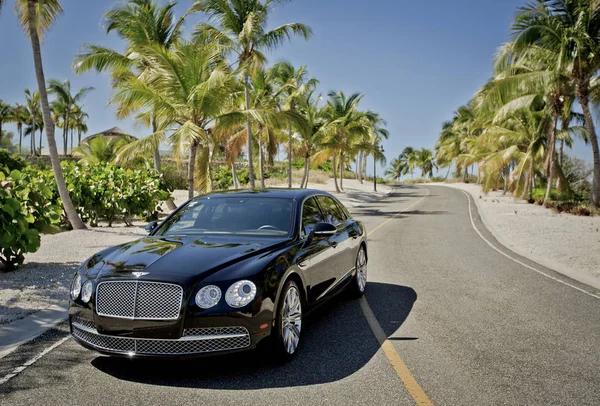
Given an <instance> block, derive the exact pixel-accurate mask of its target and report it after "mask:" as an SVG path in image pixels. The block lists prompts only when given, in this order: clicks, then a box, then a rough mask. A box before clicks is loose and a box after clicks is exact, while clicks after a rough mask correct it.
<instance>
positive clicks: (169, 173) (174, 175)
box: [162, 162, 188, 191]
mask: <svg viewBox="0 0 600 406" xmlns="http://www.w3.org/2000/svg"><path fill="white" fill-rule="evenodd" d="M162 174H163V178H162V180H163V184H164V189H165V190H169V191H173V190H176V189H180V190H181V189H187V188H188V179H187V174H186V173H185V170H183V169H180V168H178V167H177V164H175V163H172V162H168V163H164V162H163V164H162Z"/></svg>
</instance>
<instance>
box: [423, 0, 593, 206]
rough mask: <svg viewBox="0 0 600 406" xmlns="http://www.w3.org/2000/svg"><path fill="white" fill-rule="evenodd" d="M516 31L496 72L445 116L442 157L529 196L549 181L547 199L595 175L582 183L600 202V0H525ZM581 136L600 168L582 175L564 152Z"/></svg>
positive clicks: (464, 171)
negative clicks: (599, 121)
mask: <svg viewBox="0 0 600 406" xmlns="http://www.w3.org/2000/svg"><path fill="white" fill-rule="evenodd" d="M511 32H512V35H511V41H510V42H508V43H506V44H504V45H502V46H501V47H500V48H499V49H498V52H497V54H496V56H495V59H494V74H493V77H492V78H491V79H490V80H489V81H488V82H487V83H486V84H484V85H483V86H482V87H481V89H480V90H479V91H478V92H477V94H476V95H475V96H474V97H473V99H472V100H470V101H469V102H468V103H467V104H466V105H464V106H461V107H459V108H458V109H457V110H456V112H455V113H454V118H453V119H452V121H450V122H447V123H445V124H444V125H443V128H442V132H441V134H440V137H439V140H438V142H437V144H436V154H435V157H436V164H437V166H438V167H439V168H444V167H449V166H453V167H454V168H455V169H456V175H457V176H458V177H461V178H464V179H465V180H466V179H468V176H469V173H468V171H469V168H473V169H474V168H476V169H477V180H478V182H480V183H481V184H482V186H483V189H484V191H488V190H491V189H502V188H504V190H505V191H506V190H509V191H511V192H513V193H515V195H516V196H517V197H521V198H528V197H529V199H531V197H532V195H533V191H534V189H535V188H536V185H540V186H542V187H543V188H544V189H545V193H544V194H543V204H544V205H548V204H549V202H550V199H551V198H552V196H553V194H554V193H555V192H558V194H561V195H563V196H567V197H569V196H572V195H573V193H574V190H573V189H574V188H577V187H578V186H580V184H581V183H582V182H586V183H587V184H588V185H589V182H588V179H589V178H591V179H592V181H591V185H589V188H584V190H583V193H585V194H586V196H587V197H586V199H588V200H589V201H590V202H591V203H592V204H593V205H595V206H596V207H598V206H600V151H599V149H598V137H597V133H596V128H595V124H594V119H593V113H592V111H594V109H596V110H597V108H598V107H600V86H599V84H600V82H598V71H599V70H600V2H598V1H594V0H560V1H559V0H536V1H530V2H528V3H527V4H526V5H525V6H523V7H521V8H519V10H518V12H517V14H516V16H515V20H514V22H513V24H512V27H511ZM575 139H581V140H583V141H585V142H586V143H588V144H589V145H590V146H591V148H592V152H593V168H591V169H590V170H589V171H585V170H583V171H580V172H581V173H580V174H579V179H577V180H574V179H573V176H572V175H573V174H572V172H573V160H572V159H568V157H567V156H566V154H565V148H568V147H570V146H571V145H572V144H573V142H574V140H575ZM472 173H475V171H474V170H473V171H472ZM590 175H591V176H590ZM580 189H581V188H580Z"/></svg>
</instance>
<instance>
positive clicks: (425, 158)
mask: <svg viewBox="0 0 600 406" xmlns="http://www.w3.org/2000/svg"><path fill="white" fill-rule="evenodd" d="M417 159H418V164H417V165H418V166H419V167H420V168H421V176H428V177H429V178H431V177H433V169H434V168H435V167H436V166H435V159H434V157H433V153H432V152H431V150H430V149H427V148H421V150H419V151H417Z"/></svg>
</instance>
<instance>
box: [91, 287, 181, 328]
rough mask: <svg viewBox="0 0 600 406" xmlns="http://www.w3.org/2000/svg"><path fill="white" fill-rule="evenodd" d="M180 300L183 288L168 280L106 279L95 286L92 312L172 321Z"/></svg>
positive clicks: (179, 306) (177, 312) (120, 316)
mask: <svg viewBox="0 0 600 406" xmlns="http://www.w3.org/2000/svg"><path fill="white" fill-rule="evenodd" d="M182 300H183V288H182V287H181V286H179V285H175V284H172V283H162V282H147V281H110V282H100V283H99V284H98V287H97V288H96V312H97V313H98V315H100V316H107V317H118V318H124V319H132V320H134V319H140V320H175V319H177V318H178V317H179V312H180V310H181V304H182Z"/></svg>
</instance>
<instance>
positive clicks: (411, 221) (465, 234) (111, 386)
mask: <svg viewBox="0 0 600 406" xmlns="http://www.w3.org/2000/svg"><path fill="white" fill-rule="evenodd" d="M472 210H473V211H475V210H476V209H475V207H474V205H473V207H472ZM353 212H354V214H355V215H356V217H357V218H359V219H361V220H363V221H364V222H365V224H366V225H367V228H368V230H372V231H373V232H372V233H371V235H370V238H369V241H370V245H369V285H368V287H367V294H366V298H367V300H368V303H369V305H370V308H371V309H372V312H373V314H374V315H375V317H376V319H377V322H378V324H379V325H380V326H381V328H382V329H383V331H384V332H385V335H386V336H387V340H389V341H387V343H391V345H392V346H393V349H395V350H396V351H395V354H396V356H398V355H399V358H401V361H402V364H403V365H405V367H406V370H405V373H404V374H400V375H399V374H397V369H394V368H393V367H392V363H391V362H390V360H391V361H392V362H395V365H397V364H398V361H397V359H395V358H394V357H393V356H392V357H390V351H385V352H384V351H382V348H381V346H380V343H379V342H378V340H377V339H376V337H375V335H374V333H373V330H372V329H371V327H370V325H369V323H368V322H367V319H366V318H365V313H364V312H363V310H362V309H361V306H360V305H359V302H358V301H353V300H349V299H347V298H343V297H342V298H339V299H337V300H335V301H334V302H333V303H331V304H329V305H327V306H324V307H323V308H321V309H320V310H318V311H317V312H316V313H315V314H313V315H312V316H311V317H310V318H309V319H308V320H306V322H305V326H303V334H304V336H303V339H304V340H305V341H304V346H303V348H302V349H301V352H300V353H299V354H298V357H297V358H296V359H295V360H294V361H293V362H292V363H290V364H287V365H284V366H274V365H271V364H269V363H268V362H266V361H264V360H263V359H262V358H261V357H260V356H259V354H255V353H248V354H244V355H239V356H229V357H214V358H207V359H203V360H196V361H194V362H166V363H165V362H161V363H155V362H139V361H135V362H132V361H128V360H122V359H112V358H107V357H101V356H98V355H96V354H95V353H93V352H90V351H87V350H85V349H83V348H81V347H80V346H78V345H77V344H75V343H74V342H73V341H72V340H68V341H66V342H65V343H63V344H61V345H59V346H57V347H56V348H55V349H53V350H52V351H50V352H48V353H47V354H45V355H44V356H43V357H41V358H40V359H39V360H38V361H37V362H35V363H34V364H32V365H30V366H28V367H27V368H26V369H24V370H22V371H21V372H20V373H19V374H18V375H17V376H15V377H14V378H12V379H11V380H9V381H8V382H6V383H5V384H2V385H0V403H1V404H2V405H29V404H40V403H42V404H44V405H64V404H128V405H154V404H156V405H163V404H177V405H179V404H201V405H202V404H206V405H270V404H272V405H280V404H288V405H300V404H303V405H306V404H328V405H329V404H331V405H364V404H373V405H405V404H406V405H411V404H415V400H414V399H413V396H414V393H413V392H414V391H413V392H411V391H409V390H408V389H410V388H411V387H412V389H414V388H415V385H416V386H417V387H418V388H419V389H420V390H422V391H424V393H425V394H426V396H427V399H426V400H427V401H428V402H431V403H433V404H435V405H466V404H474V405H506V404H508V405H551V404H557V405H598V404H600V296H598V292H596V291H594V290H593V289H591V288H590V287H588V286H585V285H581V284H578V283H577V282H574V281H572V280H570V279H568V278H565V277H563V276H561V275H558V274H555V273H553V272H552V271H550V270H548V269H545V268H544V267H542V266H539V265H537V264H535V263H532V262H530V261H527V260H526V259H523V258H520V257H518V256H517V255H515V254H513V253H511V252H510V251H508V250H506V249H504V248H503V247H501V246H499V245H498V244H497V243H496V242H495V240H494V239H493V237H491V235H490V234H489V233H488V232H487V231H486V230H485V228H484V227H483V226H482V224H481V221H480V220H479V217H478V216H477V213H476V212H474V213H473V224H474V225H475V227H476V228H477V230H478V231H479V233H481V235H479V234H478V233H477V232H476V230H475V229H474V228H473V224H472V222H471V217H470V213H469V205H468V199H467V197H466V196H465V195H464V194H463V193H462V192H460V191H458V190H454V189H449V188H444V187H440V186H437V187H435V186H427V187H402V188H398V189H396V190H395V193H394V194H393V195H392V196H391V197H389V198H386V199H384V200H381V201H379V202H377V203H374V204H371V205H369V206H367V207H365V208H362V209H355V210H353ZM384 223H385V224H384ZM382 224H384V225H382ZM380 225H382V226H380ZM482 237H483V238H485V239H487V240H488V241H490V244H491V245H492V246H490V245H489V244H488V243H487V242H486V241H484V239H483V238H482ZM531 238H535V230H532V234H531ZM493 247H496V249H494V248H493ZM503 253H504V254H503ZM506 255H508V256H509V257H511V258H514V259H516V260H517V261H518V262H515V261H514V260H512V259H511V258H509V257H507V256H506ZM599 266H600V264H599ZM531 268H534V269H531ZM567 284H568V285H571V286H568V285H567ZM595 295H596V296H595ZM65 331H66V328H65V326H59V327H58V328H57V329H55V330H54V331H50V332H48V333H47V334H46V335H44V336H42V337H40V338H39V339H37V340H36V341H34V342H32V343H30V344H28V345H25V346H22V347H21V348H20V349H18V350H17V351H16V352H15V353H13V354H11V355H10V356H9V357H7V358H4V359H2V360H1V361H0V379H1V378H2V377H3V376H5V375H6V374H8V373H10V372H11V371H13V370H14V368H16V367H18V366H20V365H22V364H23V363H24V362H26V361H27V360H29V359H31V358H32V357H34V356H35V355H36V354H39V353H40V352H41V351H43V350H44V349H46V348H48V347H49V346H51V345H52V344H54V343H57V342H58V340H60V339H61V338H62V337H64V336H65ZM392 352H393V350H392ZM407 374H408V375H407ZM411 382H412V383H411ZM405 384H406V385H405ZM407 388H408V389H407ZM411 393H412V395H411Z"/></svg>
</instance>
